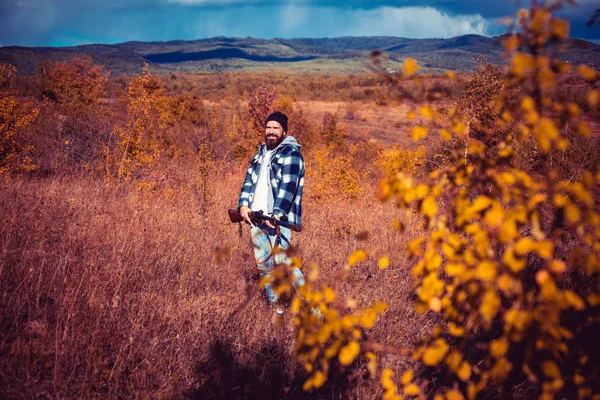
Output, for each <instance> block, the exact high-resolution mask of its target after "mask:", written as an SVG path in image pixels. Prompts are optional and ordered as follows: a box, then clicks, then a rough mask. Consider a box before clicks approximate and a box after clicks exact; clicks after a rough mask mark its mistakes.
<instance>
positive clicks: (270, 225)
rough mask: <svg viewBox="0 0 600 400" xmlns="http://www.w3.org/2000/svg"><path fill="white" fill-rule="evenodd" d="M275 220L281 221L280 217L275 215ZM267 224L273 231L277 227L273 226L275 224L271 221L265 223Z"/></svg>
mask: <svg viewBox="0 0 600 400" xmlns="http://www.w3.org/2000/svg"><path fill="white" fill-rule="evenodd" d="M273 219H276V220H277V221H279V215H273ZM265 223H266V224H267V226H268V227H269V228H271V229H275V225H273V223H271V221H265Z"/></svg>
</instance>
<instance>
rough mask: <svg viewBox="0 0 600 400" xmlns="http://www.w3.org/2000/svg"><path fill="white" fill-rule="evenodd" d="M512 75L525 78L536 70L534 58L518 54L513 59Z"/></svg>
mask: <svg viewBox="0 0 600 400" xmlns="http://www.w3.org/2000/svg"><path fill="white" fill-rule="evenodd" d="M511 61H512V70H511V71H512V73H513V74H515V75H516V76H519V77H521V76H524V75H525V74H526V73H527V72H529V71H531V70H532V69H533V68H534V65H535V62H534V59H533V56H531V55H530V54H526V53H521V52H518V53H516V54H515V55H514V56H513V57H512V60H511Z"/></svg>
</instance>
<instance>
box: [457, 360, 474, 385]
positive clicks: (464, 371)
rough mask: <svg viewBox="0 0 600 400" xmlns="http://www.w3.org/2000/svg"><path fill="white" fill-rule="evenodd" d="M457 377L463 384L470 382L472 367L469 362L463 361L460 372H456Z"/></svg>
mask: <svg viewBox="0 0 600 400" xmlns="http://www.w3.org/2000/svg"><path fill="white" fill-rule="evenodd" d="M456 376H458V378H459V379H460V380H461V381H463V382H466V381H468V380H469V378H471V365H469V363H468V362H466V361H463V362H462V363H461V364H460V367H459V368H458V371H456Z"/></svg>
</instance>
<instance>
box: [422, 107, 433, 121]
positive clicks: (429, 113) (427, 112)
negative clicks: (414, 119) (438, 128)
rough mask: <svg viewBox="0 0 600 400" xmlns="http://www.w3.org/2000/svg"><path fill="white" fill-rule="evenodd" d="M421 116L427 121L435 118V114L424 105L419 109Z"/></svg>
mask: <svg viewBox="0 0 600 400" xmlns="http://www.w3.org/2000/svg"><path fill="white" fill-rule="evenodd" d="M421 115H422V116H424V117H425V118H427V119H433V117H435V112H434V111H433V110H432V109H431V108H430V107H429V106H428V105H427V104H425V105H424V106H423V107H421Z"/></svg>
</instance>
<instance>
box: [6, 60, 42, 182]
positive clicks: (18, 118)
mask: <svg viewBox="0 0 600 400" xmlns="http://www.w3.org/2000/svg"><path fill="white" fill-rule="evenodd" d="M16 71H17V70H16V68H15V67H14V66H12V65H9V64H0V174H2V173H7V172H21V171H32V170H34V169H35V165H34V164H33V161H32V160H31V158H30V157H29V156H28V155H27V153H28V152H30V151H31V150H32V147H31V146H28V145H26V144H24V143H23V141H22V140H20V139H19V133H21V132H22V130H23V128H25V127H27V126H28V125H29V124H31V122H32V121H33V120H34V119H35V118H36V116H37V114H38V110H37V109H36V108H34V107H33V105H32V104H31V103H25V102H23V101H21V100H20V99H19V98H18V97H17V94H16V93H15V92H14V91H13V90H11V89H10V81H11V80H12V79H13V78H14V77H15V74H16Z"/></svg>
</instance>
